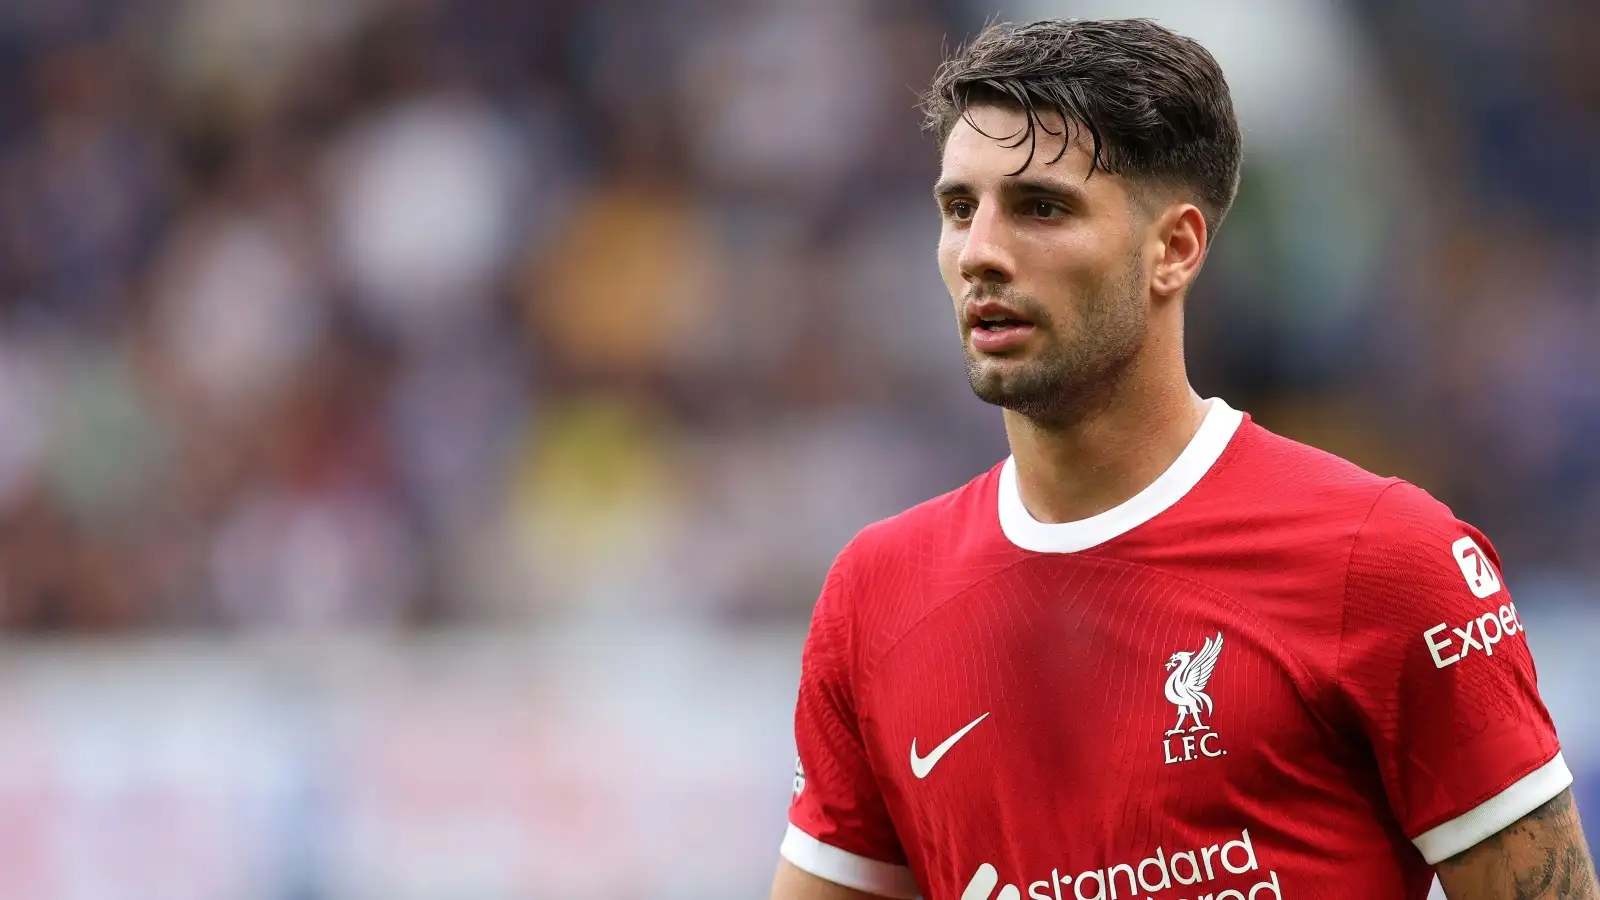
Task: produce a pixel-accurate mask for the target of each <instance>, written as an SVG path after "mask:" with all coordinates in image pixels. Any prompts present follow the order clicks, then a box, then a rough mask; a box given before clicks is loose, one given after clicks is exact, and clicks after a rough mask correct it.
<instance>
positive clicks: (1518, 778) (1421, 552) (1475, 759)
mask: <svg viewBox="0 0 1600 900" xmlns="http://www.w3.org/2000/svg"><path fill="white" fill-rule="evenodd" d="M1338 684H1339V689H1340V691H1341V692H1342V694H1343V696H1344V698H1345V700H1346V701H1347V704H1348V705H1347V709H1349V710H1350V711H1351V713H1352V714H1353V716H1354V718H1355V724H1357V725H1358V726H1359V727H1360V729H1361V730H1362V732H1363V733H1364V735H1365V737H1366V740H1367V742H1368V744H1369V745H1370V747H1371V749H1372V752H1373V757H1374V758H1375V759H1376V761H1377V765H1378V770H1379V774H1380V776H1381V778H1382V782H1383V787H1384V792H1385V794H1386V795H1387V799H1388V802H1389V807H1390V809H1391V810H1392V811H1393V813H1394V815H1395V817H1396V819H1397V820H1398V821H1399V823H1400V825H1401V827H1402V828H1403V829H1404V831H1405V833H1406V835H1407V836H1408V837H1410V838H1411V840H1412V841H1413V842H1414V843H1415V844H1416V846H1417V848H1418V850H1420V851H1421V852H1422V854H1423V857H1424V858H1425V859H1426V860H1427V861H1428V862H1429V863H1434V864H1437V863H1438V862H1439V861H1440V860H1442V859H1446V858H1449V857H1452V856H1455V855H1456V854H1458V853H1460V852H1462V851H1463V850H1466V849H1467V848H1469V847H1472V846H1474V845H1476V844H1478V843H1479V842H1480V841H1483V840H1484V839H1485V838H1488V837H1489V836H1491V835H1493V834H1496V833H1497V832H1500V831H1501V830H1502V829H1504V828H1506V827H1507V826H1509V825H1511V824H1512V823H1514V822H1516V821H1517V820H1518V819H1520V818H1522V817H1523V816H1524V815H1526V814H1528V813H1529V812H1530V811H1532V810H1534V809H1535V808H1537V807H1539V806H1540V805H1541V804H1544V803H1545V802H1546V801H1548V800H1550V799H1551V798H1553V797H1555V796H1556V795H1557V794H1559V793H1560V792H1561V791H1562V790H1564V789H1566V788H1567V787H1568V785H1570V784H1571V783H1572V776H1571V774H1570V773H1569V772H1568V770H1567V767H1566V763H1565V762H1564V761H1563V760H1562V757H1561V752H1560V751H1561V748H1560V744H1559V742H1558V741H1557V739H1556V732H1555V726H1554V725H1553V724H1552V723H1551V721H1550V715H1549V713H1548V711H1547V710H1546V709H1545V706H1544V702H1543V701H1542V700H1541V699H1540V697H1539V691H1538V685H1537V679H1536V675H1535V672H1534V666H1533V657H1532V655H1531V654H1530V653H1529V649H1528V644H1527V641H1526V639H1525V637H1524V635H1523V628H1522V620H1521V617H1520V616H1519V615H1518V613H1517V609H1516V605H1515V604H1514V603H1513V602H1512V599H1511V594H1510V592H1509V591H1508V590H1507V588H1506V586H1505V584H1504V583H1503V581H1502V580H1501V576H1500V572H1499V560H1498V559H1497V558H1496V557H1495V553H1494V548H1493V547H1492V546H1491V545H1490V543H1489V541H1488V539H1487V538H1485V537H1484V536H1483V535H1482V534H1481V533H1480V532H1478V531H1477V530H1476V529H1474V528H1472V527H1471V526H1470V525H1467V524H1466V523H1464V522H1461V521H1459V520H1458V519H1456V517H1455V516H1454V515H1453V514H1452V513H1451V512H1450V510H1449V509H1448V508H1447V507H1445V506H1444V504H1442V503H1439V502H1438V501H1436V500H1434V499H1433V498H1432V497H1429V496H1428V495H1427V494H1426V493H1425V492H1423V491H1422V490H1420V489H1418V488H1416V487H1414V486H1412V485H1409V484H1405V483H1403V482H1402V483H1396V484H1394V485H1392V486H1391V487H1389V488H1388V489H1387V490H1385V492H1384V493H1383V495H1382V496H1381V497H1379V498H1378V500H1377V503H1376V504H1375V505H1374V507H1373V509H1372V512H1371V514H1370V515H1369V516H1368V518H1367V521H1366V522H1365V524H1363V525H1362V527H1361V530H1360V533H1359V534H1358V535H1357V537H1356V542H1355V546H1354V547H1353V548H1352V553H1351V558H1350V568H1349V573H1348V581H1347V585H1346V590H1345V596H1344V603H1343V610H1342V622H1341V631H1340V649H1339V662H1338Z"/></svg>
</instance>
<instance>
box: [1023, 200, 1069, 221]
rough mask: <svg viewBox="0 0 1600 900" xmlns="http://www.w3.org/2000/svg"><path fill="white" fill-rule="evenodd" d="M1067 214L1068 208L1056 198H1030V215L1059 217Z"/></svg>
mask: <svg viewBox="0 0 1600 900" xmlns="http://www.w3.org/2000/svg"><path fill="white" fill-rule="evenodd" d="M1066 214H1067V208H1066V207H1064V206H1062V205H1061V204H1059V203H1057V202H1055V201H1054V200H1029V201H1028V215H1030V216H1033V217H1034V218H1037V219H1057V218H1060V217H1062V216H1065V215H1066Z"/></svg>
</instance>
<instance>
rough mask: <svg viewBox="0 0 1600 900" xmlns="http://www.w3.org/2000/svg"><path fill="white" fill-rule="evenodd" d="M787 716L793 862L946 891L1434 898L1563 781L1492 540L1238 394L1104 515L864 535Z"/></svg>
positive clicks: (814, 630)
mask: <svg viewBox="0 0 1600 900" xmlns="http://www.w3.org/2000/svg"><path fill="white" fill-rule="evenodd" d="M795 737H796V742H797V744H798V747H799V751H800V767H799V768H798V769H797V771H796V777H795V795H794V800H793V803H792V805H791V808H790V827H789V831H788V833H787V834H786V836H785V838H784V842H783V847H782V853H783V855H784V857H785V858H786V859H788V860H789V861H790V862H792V863H794V864H795V865H797V866H799V867H800V868H802V869H805V870H807V871H809V872H812V873H814V874H816V875H819V876H821V877H823V878H826V879H829V880H832V881H835V882H838V883H841V884H845V885H848V886H851V887H855V888H858V889H860V890H865V891H868V892H871V893H876V894H882V895H886V896H890V897H914V896H916V895H918V894H919V893H920V894H921V895H922V896H923V897H926V898H929V900H958V898H959V900H991V898H998V900H1020V898H1021V897H1023V896H1026V897H1028V898H1030V900H1047V898H1048V900H1068V898H1076V900H1113V898H1149V900H1201V898H1210V900H1267V898H1277V900H1311V898H1349V897H1361V898H1422V897H1425V896H1426V895H1427V893H1428V888H1429V884H1430V882H1431V880H1432V863H1434V862H1437V861H1438V860H1441V859H1444V858H1447V857H1449V856H1452V855H1454V854H1456V853H1459V852H1461V851H1462V850H1465V849H1467V848H1469V847H1471V846H1472V845H1473V844H1475V843H1477V842H1478V841H1480V840H1483V839H1484V838H1486V837H1488V836H1489V835H1491V834H1493V833H1494V832H1496V831H1498V830H1500V829H1501V828H1503V827H1504V826H1506V825H1508V824H1510V823H1512V822H1514V821H1516V820H1517V819H1518V818H1521V817H1522V816H1523V815H1524V814H1526V813H1528V812H1529V811H1531V810H1533V809H1534V808H1535V807H1537V806H1539V805H1540V804H1542V803H1544V802H1545V801H1547V800H1549V799H1551V798H1552V797H1554V796H1555V795H1556V794H1558V793H1560V792H1561V791H1562V790H1563V789H1564V788H1566V787H1567V786H1568V785H1569V784H1570V783H1571V780H1572V776H1571V775H1570V774H1569V772H1568V770H1567V767H1566V765H1565V763H1564V762H1563V761H1562V758H1561V753H1560V747H1559V745H1558V743H1557V741H1556V734H1555V729H1554V727H1553V726H1552V725H1551V722H1550V717H1549V714H1548V713H1547V712H1546V711H1545V708H1544V704H1543V703H1542V701H1541V700H1540V699H1539V694H1538V689H1537V686H1536V684H1535V677H1534V667H1533V661H1532V659H1531V657H1530V656H1529V653H1528V647H1527V644H1526V643H1525V641H1524V638H1523V634H1522V622H1521V620H1520V619H1519V618H1518V616H1517V609H1516V606H1515V605H1514V604H1513V603H1512V602H1511V597H1510V595H1509V594H1508V593H1507V591H1506V589H1505V587H1504V585H1503V584H1502V583H1501V579H1500V574H1499V571H1498V560H1497V558H1496V557H1495V555H1494V551H1493V549H1492V548H1491V547H1490V545H1489V542H1488V541H1487V540H1485V539H1484V537H1483V535H1482V534H1480V533H1479V532H1478V531H1476V530H1475V529H1473V528H1472V527H1471V526H1469V525H1466V524H1463V523H1462V522H1460V521H1458V520H1457V519H1456V518H1455V516H1454V515H1452V514H1451V512H1450V510H1449V509H1447V508H1446V507H1445V506H1444V505H1442V504H1440V503H1439V502H1437V501H1436V500H1434V499H1433V498H1431V497H1430V496H1428V495H1427V494H1426V493H1424V492H1423V491H1422V490H1420V489H1418V488H1416V487H1413V486H1412V485H1410V484H1408V483H1406V482H1404V481H1400V480H1398V479H1382V478H1378V477H1377V476H1374V475H1371V474H1369V473H1367V472H1365V471H1363V470H1361V469H1359V468H1357V467H1356V466H1354V465H1352V464H1350V463H1347V462H1345V461H1344V460H1341V459H1339V458H1337V457H1334V456H1331V455H1328V454H1326V453H1322V452H1320V451H1318V450H1315V449H1312V448H1310V447H1307V446H1304V445H1302V444H1298V443H1295V442H1293V441H1290V440H1287V439H1285V438H1282V437H1279V436H1277V435H1274V434H1272V433H1271V432H1269V431H1267V430H1265V429H1263V428H1261V427H1260V426H1258V425H1256V424H1254V423H1252V422H1251V421H1250V420H1249V419H1248V417H1246V416H1244V415H1242V414H1241V413H1239V412H1237V411H1235V410H1233V409H1231V408H1230V407H1228V406H1227V405H1226V404H1225V403H1223V402H1222V401H1221V400H1212V401H1211V407H1210V410H1209V412H1208V414H1207V416H1206V419H1205V422H1204V424H1203V425H1202V426H1201V428H1200V430H1199V432H1198V433H1197V434H1196V435H1195V437H1194V439H1193V441H1192V442H1191V443H1190V445H1189V446H1188V448H1187V449H1185V450H1184V452H1183V453H1182V454H1181V455H1180V456H1179V458H1178V459H1177V461H1176V462H1174V463H1173V465H1172V466H1171V468H1170V469H1169V470H1168V471H1167V472H1165V473H1164V474H1163V475H1162V476H1161V477H1160V478H1158V479H1157V480H1156V481H1155V482H1154V483H1152V484H1151V485H1150V486H1149V487H1148V488H1146V489H1145V490H1144V491H1142V492H1140V493H1139V494H1138V495H1137V496H1135V497H1134V498H1133V499H1131V500H1129V501H1128V502H1127V503H1124V504H1122V505H1121V506H1119V507H1117V508H1115V509H1112V510H1109V511H1107V512H1105V513H1102V514H1100V515H1097V516H1094V517H1092V518H1089V519H1085V520H1083V521H1078V522H1070V523H1065V524H1044V523H1040V522H1038V521H1036V520H1034V519H1033V518H1032V517H1031V516H1030V515H1029V513H1028V512H1027V510H1026V508H1025V507H1024V506H1023V504H1022V501H1021V499H1020V497H1019V495H1018V492H1017V483H1016V475H1015V471H1014V469H1013V467H1012V462H1011V461H1010V460H1007V461H1006V462H1004V463H1002V464H1000V465H998V466H996V467H995V468H994V469H992V470H991V471H989V472H988V473H987V474H985V475H983V476H981V477H979V478H977V479H976V480H974V481H972V482H971V483H969V484H968V485H966V486H965V487H963V488H961V489H959V490H957V491H955V492H953V493H950V494H947V495H945V496H943V497H940V498H937V499H935V500H932V501H929V502H927V503H924V504H922V505H920V506H918V507H915V508H913V509H911V510H909V511H907V512H905V513H902V514H901V515H899V516H896V517H894V518H891V519H888V520H886V521H883V522H879V523H877V524H875V525H872V526H869V527H868V528H866V529H864V530H863V531H862V532H861V533H860V534H859V535H858V536H857V537H856V538H855V539H854V540H853V541H851V543H850V544H849V546H847V547H846V548H845V549H844V550H843V551H842V552H841V553H840V554H839V557H838V559H837V560H836V561H835V563H834V565H833V567H832V569H831V570H830V572H829V574H828V577H827V581H826V584H825V586H824V587H823V590H822V596H821V599H820V600H819V601H818V603H817V607H816V612H815V614H814V616H813V619H812V625H811V632H810V634H809V636H808V638H807V641H806V645H805V651H804V655H803V662H802V674H801V680H800V695H799V702H798V705H797V709H796V713H795Z"/></svg>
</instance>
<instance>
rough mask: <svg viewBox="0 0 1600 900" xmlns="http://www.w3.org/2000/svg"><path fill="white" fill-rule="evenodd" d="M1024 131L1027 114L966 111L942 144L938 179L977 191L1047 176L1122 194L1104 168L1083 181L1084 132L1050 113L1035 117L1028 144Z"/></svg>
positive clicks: (1088, 152) (1087, 156)
mask: <svg viewBox="0 0 1600 900" xmlns="http://www.w3.org/2000/svg"><path fill="white" fill-rule="evenodd" d="M969 120H970V121H969ZM974 124H976V127H974ZM1027 129H1028V118H1027V114H1026V113H1024V112H1022V111H1021V110H1016V109H1008V108H1005V107H998V106H975V107H973V108H971V109H970V110H969V111H968V115H966V116H964V117H962V118H961V119H959V120H958V121H957V122H956V124H955V127H954V128H953V129H951V131H950V137H949V138H947V139H946V140H945V145H944V155H943V158H942V160H941V163H940V169H941V171H940V176H941V180H942V181H955V182H960V183H962V184H970V185H973V186H974V187H978V186H997V185H1000V184H1002V183H1004V182H1005V181H1007V180H1009V179H1021V178H1030V179H1032V178H1040V177H1047V178H1050V179H1052V180H1060V181H1070V183H1071V184H1072V185H1073V186H1074V187H1076V188H1078V189H1079V190H1083V191H1089V192H1099V191H1102V190H1107V189H1110V190H1113V191H1116V192H1119V193H1120V192H1122V190H1123V185H1122V184H1121V181H1122V179H1121V178H1119V177H1117V176H1114V175H1108V174H1107V173H1106V172H1105V171H1104V170H1101V171H1096V172H1095V173H1094V177H1092V178H1090V177H1089V173H1090V162H1091V160H1092V159H1093V152H1092V148H1093V144H1092V143H1091V139H1090V137H1089V135H1088V132H1087V131H1086V130H1085V129H1082V128H1077V127H1071V128H1069V127H1067V122H1066V121H1065V120H1063V119H1062V118H1061V116H1060V115H1059V114H1058V113H1055V112H1046V113H1042V114H1041V115H1040V116H1039V120H1038V121H1037V122H1035V123H1034V130H1033V138H1032V139H1031V140H1030V139H1029V138H1027V137H1026V136H1025V134H1026V132H1027ZM1019 138H1020V139H1021V140H1020V142H1019V140H1018V139H1019ZM1063 145H1065V150H1066V152H1065V153H1063V152H1062V149H1063ZM1030 151H1031V156H1032V158H1031V159H1030V158H1029V157H1030ZM1057 157H1060V158H1059V159H1058V158H1057Z"/></svg>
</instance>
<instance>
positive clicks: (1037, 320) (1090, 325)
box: [963, 265, 1148, 428]
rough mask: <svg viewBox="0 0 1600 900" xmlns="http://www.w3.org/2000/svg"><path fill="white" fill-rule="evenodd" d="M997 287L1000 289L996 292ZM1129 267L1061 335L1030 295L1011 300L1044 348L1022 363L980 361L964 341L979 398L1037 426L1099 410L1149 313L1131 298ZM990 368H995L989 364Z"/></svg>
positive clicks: (1066, 422) (1134, 287) (1141, 336)
mask: <svg viewBox="0 0 1600 900" xmlns="http://www.w3.org/2000/svg"><path fill="white" fill-rule="evenodd" d="M1002 290H1004V289H1002ZM1136 292H1137V293H1141V294H1142V293H1143V292H1142V291H1138V284H1137V278H1136V269H1135V268H1134V266H1133V265H1130V267H1129V269H1128V271H1126V272H1124V273H1123V274H1122V276H1121V277H1119V278H1116V279H1113V280H1112V281H1111V282H1110V283H1108V284H1105V285H1103V286H1102V289H1101V290H1099V291H1097V292H1096V293H1095V294H1094V295H1093V296H1090V297H1088V298H1086V299H1085V301H1084V302H1083V304H1082V305H1081V306H1080V307H1079V309H1078V315H1077V322H1076V323H1074V327H1073V328H1072V330H1071V332H1070V333H1067V334H1062V333H1061V332H1060V331H1058V330H1057V329H1056V327H1055V326H1054V324H1053V322H1052V320H1051V318H1050V317H1049V316H1048V315H1046V314H1044V310H1043V309H1042V308H1041V307H1040V305H1039V304H1038V302H1037V301H1035V300H1034V299H1033V298H1031V297H1023V296H1018V295H1013V296H1012V298H1011V299H1012V301H1013V302H1014V303H1015V304H1016V306H1017V307H1018V308H1019V309H1020V310H1022V311H1025V312H1026V313H1027V314H1028V315H1029V317H1030V318H1032V319H1033V322H1034V327H1035V329H1036V330H1037V337H1036V338H1035V340H1036V341H1039V340H1042V341H1043V346H1041V347H1040V348H1039V349H1037V350H1035V351H1034V353H1033V354H1032V356H1031V357H1029V358H1027V359H1022V360H1011V359H987V358H985V357H983V356H982V355H980V354H978V353H977V352H976V351H974V350H973V349H972V345H971V344H970V343H967V344H965V345H964V347H963V350H964V353H965V355H966V361H967V380H968V381H969V382H970V383H971V385H972V392H973V393H974V394H976V395H977V396H978V399H980V400H982V401H984V402H985V403H990V404H993V405H995V406H999V407H1002V408H1005V409H1009V410H1011V411H1013V412H1015V413H1017V414H1019V415H1022V416H1024V417H1026V418H1028V419H1030V420H1032V421H1034V422H1035V423H1036V424H1038V425H1040V426H1044V427H1051V428H1059V427H1064V426H1070V425H1072V424H1073V423H1076V422H1081V421H1083V420H1084V419H1085V418H1086V417H1088V416H1091V415H1093V414H1094V413H1096V412H1097V411H1099V410H1101V409H1104V408H1105V406H1106V405H1108V404H1109V403H1110V402H1111V400H1112V398H1114V397H1115V396H1116V392H1117V387H1118V385H1120V384H1121V383H1122V381H1123V380H1124V379H1125V378H1126V376H1127V373H1128V371H1129V369H1130V368H1131V367H1132V365H1133V363H1134V361H1135V360H1137V359H1138V357H1139V354H1140V351H1141V350H1142V349H1143V347H1144V340H1145V333H1146V326H1147V323H1148V309H1147V306H1146V304H1145V303H1143V302H1142V299H1141V298H1140V297H1138V296H1136ZM991 363H998V365H993V364H991Z"/></svg>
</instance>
